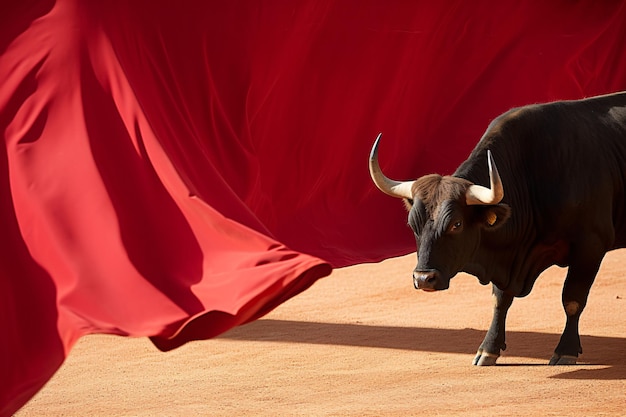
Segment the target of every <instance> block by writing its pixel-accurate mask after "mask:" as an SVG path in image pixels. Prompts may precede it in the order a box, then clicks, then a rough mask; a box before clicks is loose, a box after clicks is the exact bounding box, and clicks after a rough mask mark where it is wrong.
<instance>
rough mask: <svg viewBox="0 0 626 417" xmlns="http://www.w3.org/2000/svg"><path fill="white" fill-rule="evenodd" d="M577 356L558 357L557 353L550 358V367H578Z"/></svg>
mask: <svg viewBox="0 0 626 417" xmlns="http://www.w3.org/2000/svg"><path fill="white" fill-rule="evenodd" d="M577 360H578V357H577V356H572V355H557V354H556V353H555V354H554V355H552V357H551V358H550V363H549V365H576V361H577Z"/></svg>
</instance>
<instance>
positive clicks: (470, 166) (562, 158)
mask: <svg viewBox="0 0 626 417" xmlns="http://www.w3.org/2000/svg"><path fill="white" fill-rule="evenodd" d="M487 149H490V150H491V152H492V154H493V156H494V160H495V162H496V165H497V167H498V170H499V172H500V175H501V178H502V183H503V185H504V199H503V201H502V202H501V203H500V204H498V205H496V206H468V205H467V204H466V203H465V198H464V193H465V190H466V189H467V187H468V186H469V185H471V184H472V183H474V184H481V185H485V186H488V185H489V174H488V168H487V156H486V151H487ZM625 180H626V93H617V94H612V95H606V96H599V97H593V98H589V99H586V100H579V101H561V102H554V103H548V104H538V105H531V106H526V107H522V108H518V109H513V110H511V111H509V112H507V113H505V114H503V115H502V116H500V117H498V118H497V119H496V120H494V121H493V122H492V123H491V125H490V126H489V128H488V129H487V131H486V133H485V134H484V135H483V137H482V139H481V140H480V142H479V143H478V144H477V146H476V147H475V149H474V150H473V151H472V153H471V155H470V156H469V158H468V159H467V160H466V161H465V162H463V163H462V164H461V166H460V167H459V168H458V169H457V170H456V172H455V173H454V175H453V176H448V177H441V176H438V175H428V176H425V177H422V178H420V179H418V180H417V181H416V184H415V186H414V187H415V188H414V190H415V197H414V201H413V202H409V203H413V204H412V205H411V204H409V205H410V206H411V208H410V212H409V224H410V225H411V227H412V229H413V231H414V232H415V233H416V239H417V244H418V265H417V267H416V270H415V273H414V275H415V274H431V279H430V281H429V283H428V284H425V285H428V286H430V287H431V289H445V288H447V287H448V285H449V280H450V279H451V278H452V277H453V276H454V275H455V274H456V273H457V272H459V271H465V272H468V273H470V274H473V275H475V276H476V277H477V278H478V279H479V280H480V281H481V282H482V283H488V282H491V283H493V285H494V295H495V296H496V298H497V305H496V309H495V312H494V318H493V322H492V326H491V328H490V330H489V332H488V333H487V336H486V337H485V340H484V341H483V344H482V345H481V347H480V349H479V353H478V355H477V359H476V362H480V356H481V355H482V354H484V353H490V354H492V355H499V353H500V350H501V349H504V348H505V343H504V327H505V318H506V312H507V310H508V307H509V306H510V304H511V302H512V300H513V297H523V296H525V295H527V294H528V293H529V292H530V291H531V289H532V287H533V285H534V282H535V280H536V279H537V277H538V276H539V274H540V273H541V272H542V271H544V270H545V269H546V268H548V267H549V266H551V265H555V264H556V265H560V266H569V270H568V275H567V279H566V282H565V285H564V288H563V304H564V306H569V307H568V308H566V312H567V323H566V327H565V330H564V332H563V335H562V337H561V341H560V343H559V345H558V346H557V348H556V350H555V356H554V357H553V360H552V361H551V363H557V362H559V361H560V360H561V358H562V357H564V356H566V357H567V356H571V357H576V356H578V354H579V353H580V352H582V349H581V346H580V340H579V335H578V319H579V317H580V313H581V312H582V310H583V308H584V306H585V304H586V302H587V296H588V293H589V289H590V287H591V284H592V283H593V280H594V278H595V276H596V273H597V271H598V268H599V266H600V263H601V261H602V258H603V256H604V254H605V253H606V252H607V251H609V250H612V249H616V248H621V247H624V246H625V245H626V212H625V210H626V204H625V195H624V193H625ZM494 215H495V219H497V220H496V221H495V223H493V224H491V220H493V219H494ZM459 224H460V225H461V226H460V227H456V226H458V225H459ZM432 271H435V274H434V275H432V274H433V272H432ZM572 303H577V304H576V305H577V306H579V308H577V309H574V306H575V305H574V304H572ZM574 310H575V311H574ZM476 362H475V363H476ZM561 363H562V361H561Z"/></svg>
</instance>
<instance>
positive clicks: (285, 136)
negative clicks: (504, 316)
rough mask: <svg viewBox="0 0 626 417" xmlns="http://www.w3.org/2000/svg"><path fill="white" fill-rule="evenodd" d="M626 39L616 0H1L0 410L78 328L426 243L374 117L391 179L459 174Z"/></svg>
mask: <svg viewBox="0 0 626 417" xmlns="http://www.w3.org/2000/svg"><path fill="white" fill-rule="evenodd" d="M625 50H626V6H625V4H624V2H622V1H602V2H597V1H595V0H582V1H577V2H571V1H565V0H563V1H529V2H519V1H513V0H499V1H472V2H468V1H463V0H459V1H445V2H433V1H402V0H342V1H330V0H302V1H288V0H271V1H235V0H222V1H219V0H218V1H204V0H191V1H184V2H174V1H169V0H136V1H132V2H129V1H126V0H108V1H79V0H20V1H14V2H3V4H2V5H1V6H0V53H1V55H0V132H1V134H2V137H3V139H4V146H1V147H0V152H1V154H0V216H1V217H0V225H1V227H2V240H1V243H0V245H1V246H2V257H1V258H0V259H1V260H0V331H1V334H2V341H1V343H0V415H10V414H11V413H13V412H14V411H15V410H17V409H19V407H20V406H22V405H23V404H24V403H25V402H26V401H28V399H29V398H31V397H32V396H33V395H34V394H35V393H36V392H37V390H39V389H40V388H41V387H42V386H43V384H45V382H46V381H47V380H48V379H49V378H50V377H51V375H52V374H53V373H54V372H55V371H56V370H57V369H58V367H59V366H60V365H61V364H62V362H63V360H64V358H65V357H66V355H67V354H68V352H69V350H70V349H71V347H72V345H73V344H74V343H75V341H76V340H77V339H78V338H79V337H81V336H82V335H85V334H89V333H109V334H117V335H126V336H149V337H151V338H152V340H153V342H154V343H155V345H156V346H157V347H158V348H160V349H162V350H169V349H173V348H175V347H177V346H180V345H181V344H183V343H185V342H187V341H190V340H195V339H205V338H210V337H213V336H215V335H217V334H219V333H221V332H224V331H226V330H228V329H229V328H231V327H233V326H236V325H239V324H242V323H245V322H248V321H251V320H254V319H256V318H258V317H260V316H261V315H263V314H266V313H267V312H268V311H270V310H271V309H272V308H274V307H276V306H277V305H278V304H279V303H281V302H283V301H285V300H286V299H288V298H289V297H292V296H294V295H295V294H297V293H299V292H300V291H303V290H305V289H306V288H307V287H309V286H310V285H311V284H313V283H314V282H315V280H317V279H319V278H321V277H323V276H326V275H328V274H329V273H330V268H331V266H332V267H341V266H346V265H351V264H357V263H364V262H375V261H379V260H381V259H384V258H388V257H393V256H397V255H401V254H406V253H409V252H411V251H414V246H413V245H414V242H413V238H412V236H411V233H410V231H409V229H408V228H407V227H406V225H405V222H406V215H405V213H404V208H403V207H402V204H401V203H400V202H399V201H397V200H394V199H392V198H390V197H387V196H385V195H383V194H382V193H380V192H379V191H378V190H376V189H375V188H374V187H373V185H372V184H371V181H370V179H369V174H368V171H367V158H368V154H369V149H370V146H371V145H372V142H373V140H374V138H375V136H376V135H377V134H378V132H384V135H383V140H382V142H381V150H380V155H381V164H382V166H383V169H384V170H385V172H386V173H387V174H388V175H389V176H391V177H396V178H398V179H412V178H416V177H418V176H420V175H423V174H426V173H429V172H440V173H443V174H446V173H450V172H452V171H453V170H454V168H455V167H456V166H457V165H458V164H459V163H460V162H461V161H462V160H463V159H464V158H465V157H466V156H467V154H468V153H469V151H470V150H471V148H472V147H473V146H474V144H475V143H476V142H477V140H478V138H479V137H480V135H481V133H482V132H483V130H484V129H485V128H486V126H487V125H488V123H489V122H490V120H492V119H493V118H494V117H495V116H497V115H498V114H500V113H501V112H503V111H505V110H507V109H508V108H510V107H513V106H517V105H522V104H527V103H530V102H539V101H548V100H556V99H568V98H581V97H584V96H589V95H595V94H601V93H608V92H612V91H617V90H621V89H624V88H626V54H625V53H624V51H625ZM407 275H408V272H407ZM407 283H408V284H407V285H410V281H409V280H408V277H407Z"/></svg>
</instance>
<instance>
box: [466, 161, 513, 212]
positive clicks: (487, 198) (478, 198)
mask: <svg viewBox="0 0 626 417" xmlns="http://www.w3.org/2000/svg"><path fill="white" fill-rule="evenodd" d="M487 163H488V164H489V182H490V188H487V187H483V186H482V185H476V184H474V185H470V187H469V188H468V189H467V191H466V193H465V201H466V203H467V204H468V205H470V206H471V205H491V204H498V203H499V202H500V201H502V198H504V187H503V186H502V180H501V179H500V174H499V173H498V168H497V167H496V163H495V162H494V160H493V156H492V155H491V151H490V150H487Z"/></svg>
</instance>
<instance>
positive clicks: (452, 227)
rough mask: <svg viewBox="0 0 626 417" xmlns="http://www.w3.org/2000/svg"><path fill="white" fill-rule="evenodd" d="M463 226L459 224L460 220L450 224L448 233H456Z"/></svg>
mask: <svg viewBox="0 0 626 417" xmlns="http://www.w3.org/2000/svg"><path fill="white" fill-rule="evenodd" d="M462 225H463V223H462V222H461V220H457V221H456V222H454V223H452V224H451V225H450V231H451V232H457V231H459V230H460V229H461V226H462Z"/></svg>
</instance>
